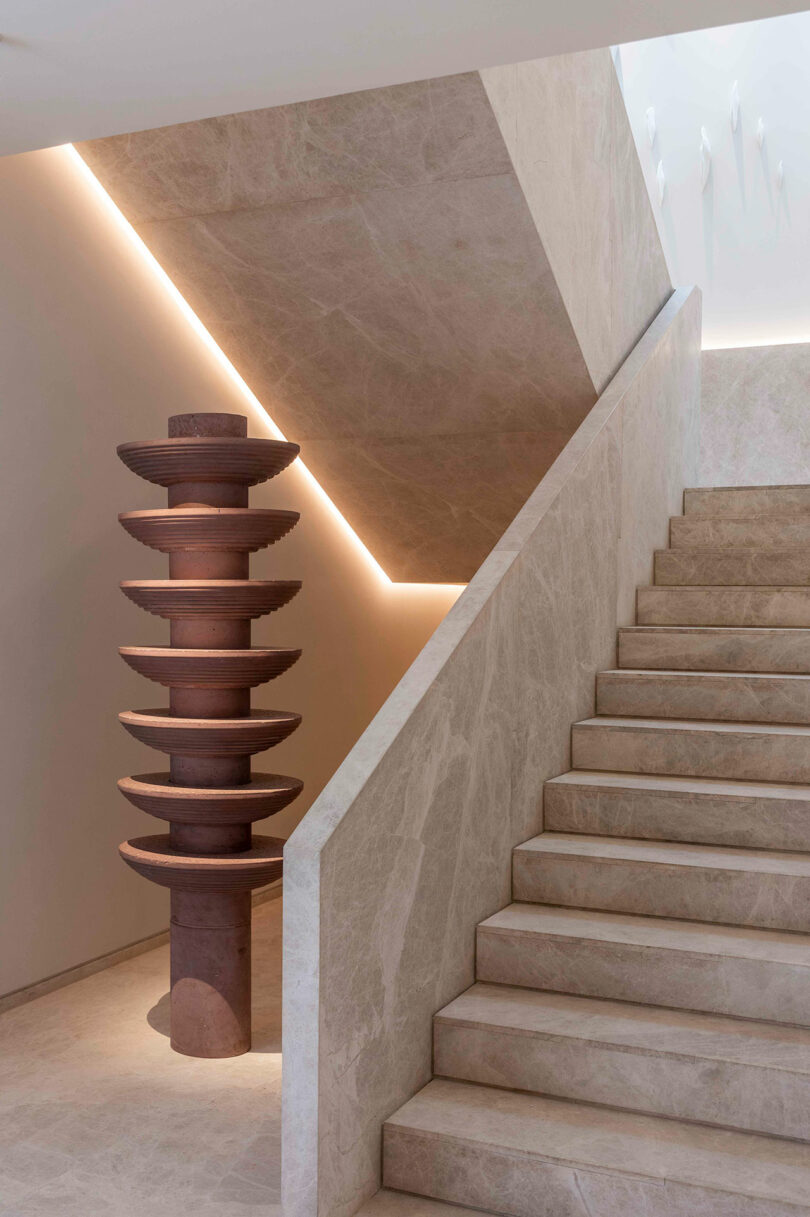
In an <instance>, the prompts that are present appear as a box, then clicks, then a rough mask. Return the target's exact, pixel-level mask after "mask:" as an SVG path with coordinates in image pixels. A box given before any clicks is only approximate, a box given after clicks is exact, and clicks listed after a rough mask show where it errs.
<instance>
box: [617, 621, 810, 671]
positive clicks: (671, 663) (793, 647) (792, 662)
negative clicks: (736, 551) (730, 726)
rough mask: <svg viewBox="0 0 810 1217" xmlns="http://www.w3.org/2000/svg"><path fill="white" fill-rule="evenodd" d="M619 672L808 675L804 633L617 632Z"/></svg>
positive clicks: (808, 636) (808, 644)
mask: <svg viewBox="0 0 810 1217" xmlns="http://www.w3.org/2000/svg"><path fill="white" fill-rule="evenodd" d="M618 666H619V667H620V668H666V669H669V670H672V669H675V670H678V669H683V670H685V671H698V672H786V673H792V674H795V675H802V674H805V673H810V631H807V632H805V631H803V630H796V631H778V630H774V631H773V632H772V633H766V632H761V633H758V634H755V635H750V634H745V633H743V632H742V631H740V630H738V631H736V632H735V631H734V630H732V629H729V630H728V631H725V630H723V631H717V632H715V631H709V630H706V631H701V632H695V633H686V632H684V633H678V632H676V631H675V630H673V631H672V633H668V632H667V633H664V632H658V631H655V632H652V633H646V632H644V631H641V630H640V631H638V632H636V631H634V630H631V629H629V630H619V658H618Z"/></svg>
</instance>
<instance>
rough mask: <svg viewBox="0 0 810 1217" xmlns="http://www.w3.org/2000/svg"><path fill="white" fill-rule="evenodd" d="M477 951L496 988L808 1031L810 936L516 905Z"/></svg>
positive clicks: (490, 924)
mask: <svg viewBox="0 0 810 1217" xmlns="http://www.w3.org/2000/svg"><path fill="white" fill-rule="evenodd" d="M477 950H478V967H477V975H478V979H479V980H482V981H487V982H490V983H494V984H503V985H518V986H524V987H527V988H530V989H549V990H553V991H556V992H561V993H569V994H574V995H582V996H590V997H600V998H607V999H612V1000H617V1001H628V1002H640V1003H642V1004H647V1005H653V1006H667V1007H671V1008H673V1009H683V1010H702V1011H706V1012H707V1013H714V1014H727V1015H733V1016H734V1017H739V1018H749V1019H766V1020H770V1021H774V1022H784V1023H795V1024H797V1025H804V1026H806V1025H807V1024H808V1009H810V947H808V944H807V939H806V936H805V935H803V934H792V933H788V932H785V931H779V930H767V929H759V928H748V927H745V928H741V927H728V926H720V925H712V924H711V923H703V922H699V921H678V920H672V919H664V918H658V917H650V916H633V915H630V914H626V913H614V912H603V911H593V912H591V911H588V910H582V909H574V908H552V907H546V906H542V905H533V904H515V905H511V906H509V907H508V908H506V909H503V910H502V911H501V912H500V913H497V914H495V915H494V916H493V917H490V918H489V919H488V920H487V921H485V922H483V923H482V924H481V925H480V926H479V927H478V935H477Z"/></svg>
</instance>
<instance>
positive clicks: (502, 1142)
mask: <svg viewBox="0 0 810 1217" xmlns="http://www.w3.org/2000/svg"><path fill="white" fill-rule="evenodd" d="M465 1092H466V1093H467V1094H468V1095H473V1094H475V1095H483V1094H487V1095H491V1096H495V1095H500V1096H503V1097H504V1098H506V1100H507V1102H509V1103H510V1105H511V1107H512V1111H511V1112H508V1113H507V1112H504V1111H503V1110H502V1109H501V1110H496V1111H492V1110H491V1109H490V1120H489V1122H488V1124H487V1127H486V1131H485V1132H484V1133H483V1134H478V1135H476V1133H475V1131H474V1130H472V1129H470V1128H469V1126H468V1129H467V1131H462V1130H461V1129H453V1128H442V1127H441V1123H442V1119H443V1112H442V1110H441V1106H440V1105H441V1103H442V1101H443V1100H445V1101H447V1099H449V1100H450V1101H451V1102H452V1099H453V1096H454V1095H458V1096H459V1099H460V1098H461V1096H462V1095H463V1094H464V1093H465ZM502 1101H503V1100H502ZM433 1102H435V1103H436V1105H437V1107H438V1110H437V1111H436V1114H435V1117H434V1122H433V1123H431V1122H429V1121H428V1120H426V1119H425V1117H424V1115H423V1114H420V1113H419V1108H420V1106H421V1107H422V1108H423V1110H424V1104H425V1103H428V1104H431V1103H433ZM524 1106H525V1108H526V1109H527V1112H526V1113H525V1114H523V1119H524V1120H525V1119H526V1115H527V1114H528V1112H530V1111H531V1112H532V1113H533V1114H534V1115H535V1117H536V1120H537V1123H538V1126H542V1124H543V1123H544V1122H545V1123H546V1124H548V1123H549V1120H550V1118H551V1113H552V1112H555V1111H556V1112H558V1113H560V1114H562V1113H563V1112H565V1111H566V1110H567V1111H568V1112H572V1113H573V1112H588V1113H590V1115H591V1118H592V1119H593V1121H594V1122H597V1123H598V1121H599V1120H600V1119H603V1120H609V1121H611V1125H612V1127H611V1132H612V1133H613V1136H614V1137H615V1138H616V1140H617V1141H620V1139H621V1137H622V1136H623V1135H624V1136H625V1137H626V1138H627V1139H628V1141H632V1139H633V1138H634V1137H637V1138H638V1139H639V1141H641V1140H642V1139H644V1140H647V1139H648V1138H649V1135H650V1133H651V1132H652V1130H653V1129H657V1130H659V1137H660V1134H661V1133H662V1132H664V1130H666V1131H667V1132H669V1134H670V1135H671V1136H672V1138H673V1142H674V1145H673V1148H674V1152H675V1153H676V1154H677V1153H678V1151H679V1150H680V1152H682V1153H683V1152H686V1153H687V1154H688V1153H689V1151H690V1149H691V1148H692V1147H691V1146H690V1145H688V1144H686V1145H678V1144H677V1138H678V1137H679V1135H680V1136H681V1137H683V1136H684V1135H686V1136H690V1137H697V1136H698V1135H701V1136H703V1137H704V1138H705V1139H706V1140H708V1141H711V1142H713V1144H710V1145H709V1146H707V1145H706V1144H705V1142H704V1145H703V1146H702V1148H703V1152H704V1155H705V1157H704V1158H703V1159H702V1160H698V1164H696V1166H695V1167H693V1168H692V1169H691V1170H686V1169H683V1168H682V1167H680V1166H678V1165H673V1164H666V1163H665V1161H664V1154H665V1153H667V1152H669V1146H666V1147H664V1146H663V1145H660V1143H659V1153H658V1154H657V1155H656V1157H655V1158H653V1159H651V1158H646V1159H645V1161H644V1162H643V1163H641V1164H639V1163H638V1162H635V1161H628V1159H624V1160H619V1161H618V1162H616V1161H612V1162H610V1163H608V1162H607V1161H601V1160H600V1156H599V1154H598V1153H593V1152H591V1153H588V1154H587V1156H586V1153H585V1152H584V1148H583V1147H584V1146H585V1145H586V1144H587V1145H589V1146H598V1145H599V1143H600V1139H599V1137H598V1136H597V1137H594V1136H593V1132H592V1130H590V1129H587V1128H585V1129H584V1130H583V1129H582V1127H580V1128H579V1129H578V1130H577V1131H578V1133H579V1138H578V1140H579V1146H580V1148H579V1151H578V1152H579V1156H576V1152H577V1151H576V1148H575V1146H572V1147H571V1148H572V1149H573V1150H574V1151H575V1152H574V1153H572V1152H570V1151H569V1152H564V1151H563V1148H562V1147H560V1148H559V1149H558V1150H557V1151H556V1152H555V1151H554V1150H553V1149H552V1148H550V1147H548V1148H544V1147H543V1144H542V1143H541V1142H540V1139H539V1138H538V1140H537V1143H536V1144H534V1145H531V1146H529V1145H526V1144H525V1142H524V1143H523V1144H520V1143H519V1142H518V1140H517V1138H515V1137H514V1136H513V1135H512V1136H510V1134H509V1132H508V1130H507V1129H504V1128H502V1129H501V1131H500V1137H499V1139H496V1135H497V1134H496V1133H495V1132H494V1131H493V1124H494V1123H497V1122H498V1120H499V1118H502V1117H505V1118H506V1119H507V1120H508V1119H509V1118H510V1116H511V1117H512V1118H513V1119H515V1118H520V1117H521V1112H520V1108H521V1107H524ZM409 1108H411V1113H410V1118H409V1113H408V1109H409ZM414 1109H416V1113H417V1114H413V1112H414ZM479 1110H485V1108H484V1107H483V1106H482V1107H481V1108H479ZM461 1114H464V1113H463V1112H462V1113H461ZM385 1128H386V1130H389V1129H390V1130H391V1132H392V1133H394V1134H396V1133H397V1132H399V1133H401V1134H403V1135H405V1136H407V1135H408V1134H410V1135H411V1136H414V1137H419V1138H421V1139H422V1140H424V1141H437V1140H441V1141H442V1142H444V1143H445V1144H447V1145H449V1146H453V1147H455V1146H477V1147H479V1148H480V1149H481V1150H492V1151H494V1152H498V1153H500V1154H501V1155H503V1156H504V1157H510V1158H512V1159H513V1160H519V1161H532V1162H536V1163H538V1164H539V1163H548V1164H550V1165H554V1166H557V1167H567V1168H569V1169H571V1170H577V1169H579V1170H591V1171H598V1172H600V1173H606V1174H608V1175H610V1176H613V1177H615V1178H625V1179H626V1178H634V1179H639V1180H645V1181H646V1180H649V1181H652V1182H654V1183H655V1184H656V1185H658V1186H661V1185H663V1184H669V1185H674V1186H680V1187H689V1188H699V1189H701V1190H703V1191H705V1192H710V1193H711V1192H713V1193H716V1194H717V1195H719V1196H726V1197H733V1196H741V1197H750V1198H753V1199H756V1200H760V1201H772V1202H773V1203H776V1204H781V1205H784V1206H791V1207H794V1208H796V1210H797V1215H798V1213H800V1212H801V1206H802V1202H801V1201H800V1200H799V1199H790V1198H786V1196H785V1194H784V1193H783V1194H782V1195H779V1194H777V1193H776V1191H775V1188H774V1186H773V1184H772V1183H771V1182H770V1180H771V1179H773V1178H774V1177H777V1178H781V1177H783V1175H781V1174H780V1172H779V1169H778V1168H779V1167H780V1166H781V1167H782V1170H783V1171H784V1169H785V1167H786V1166H787V1167H788V1168H790V1167H791V1166H793V1164H791V1163H789V1162H786V1161H785V1159H784V1158H783V1160H782V1161H781V1162H779V1158H780V1157H781V1156H782V1155H785V1157H786V1156H787V1155H788V1154H789V1153H790V1149H791V1147H792V1149H793V1150H794V1152H795V1153H797V1154H798V1153H803V1151H804V1146H803V1144H802V1143H801V1142H798V1141H793V1140H790V1139H788V1138H782V1137H776V1136H770V1135H768V1134H764V1133H755V1132H748V1131H742V1130H738V1129H725V1128H717V1127H712V1126H710V1125H705V1124H696V1123H692V1122H690V1121H687V1120H679V1119H670V1118H667V1117H662V1116H655V1115H650V1114H647V1113H638V1112H635V1111H627V1110H624V1109H620V1108H611V1107H606V1106H604V1105H599V1104H590V1103H584V1102H581V1101H576V1100H571V1099H565V1098H557V1097H549V1096H544V1095H534V1094H529V1093H526V1092H521V1091H511V1090H506V1089H505V1088H503V1087H494V1086H485V1085H481V1084H480V1083H475V1082H466V1081H459V1080H456V1079H445V1078H442V1079H434V1080H433V1081H431V1082H429V1083H428V1084H427V1085H426V1086H425V1087H423V1089H422V1090H420V1091H419V1092H418V1094H416V1095H415V1096H414V1097H413V1098H412V1099H410V1100H409V1101H408V1102H407V1103H405V1104H404V1105H403V1106H402V1107H401V1108H399V1110H398V1111H396V1112H394V1113H393V1114H392V1115H391V1116H389V1118H388V1119H387V1120H386V1122H385ZM589 1133H590V1136H589V1135H588V1134H589ZM645 1134H646V1136H645ZM735 1144H736V1145H738V1146H739V1147H740V1148H742V1147H746V1148H747V1149H748V1154H747V1155H744V1157H745V1159H746V1160H748V1159H749V1157H750V1156H751V1155H752V1154H753V1151H754V1150H755V1148H756V1146H757V1145H759V1146H760V1147H761V1148H762V1150H763V1151H764V1150H765V1149H766V1148H767V1149H768V1150H770V1151H774V1150H776V1154H775V1155H774V1156H775V1158H776V1161H775V1162H774V1161H773V1159H772V1158H771V1162H770V1163H769V1165H770V1166H771V1170H770V1171H769V1172H768V1174H767V1180H766V1182H765V1184H764V1186H762V1185H760V1186H758V1187H757V1188H756V1190H752V1186H751V1180H750V1179H749V1180H748V1181H745V1180H744V1178H743V1176H742V1175H741V1174H740V1175H732V1176H731V1177H732V1179H733V1180H735V1181H736V1185H735V1186H733V1187H732V1186H727V1185H721V1184H720V1183H719V1182H718V1181H717V1175H716V1174H714V1175H710V1176H708V1177H707V1178H701V1172H703V1173H704V1174H705V1173H707V1172H708V1170H709V1168H710V1166H711V1162H710V1155H711V1154H712V1153H713V1152H714V1153H716V1154H717V1155H720V1154H723V1153H725V1154H729V1153H730V1150H729V1148H726V1147H731V1149H732V1150H733V1148H734V1146H735ZM618 1148H619V1146H618V1145H617V1146H616V1147H615V1149H618ZM615 1149H614V1147H608V1149H607V1152H605V1153H604V1154H603V1156H605V1157H607V1153H610V1152H615ZM770 1156H771V1155H769V1157H770ZM654 1163H660V1164H661V1165H660V1168H659V1170H655V1169H654ZM802 1167H804V1163H800V1164H799V1165H798V1166H793V1169H794V1170H796V1169H802ZM808 1171H810V1167H808ZM793 1187H794V1189H795V1187H796V1184H795V1183H794V1184H793Z"/></svg>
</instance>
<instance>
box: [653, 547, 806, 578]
mask: <svg viewBox="0 0 810 1217" xmlns="http://www.w3.org/2000/svg"><path fill="white" fill-rule="evenodd" d="M655 582H656V583H657V584H659V585H660V586H670V587H688V586H699V587H702V586H705V585H707V584H708V585H711V586H724V587H748V586H751V587H801V586H807V585H808V584H810V552H809V551H805V550H802V549H797V550H790V551H788V552H784V551H782V552H780V551H779V550H778V549H770V550H769V549H761V550H754V551H745V550H742V551H740V550H737V551H734V550H728V551H723V550H708V551H704V550H700V549H691V550H689V549H666V550H659V551H658V553H656V555H655Z"/></svg>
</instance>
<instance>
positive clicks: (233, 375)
mask: <svg viewBox="0 0 810 1217" xmlns="http://www.w3.org/2000/svg"><path fill="white" fill-rule="evenodd" d="M62 151H63V152H64V153H65V155H66V156H67V157H69V158H70V160H71V162H72V163H73V165H74V166H75V168H76V170H77V171H78V172H79V174H80V175H81V177H82V179H83V180H84V182H85V183H86V185H87V187H88V188H89V189H90V190H92V192H93V194H94V195H95V197H96V199H97V200H98V201H99V203H100V204H101V205H102V206H103V207H104V208H105V210H106V211H107V213H108V215H109V216H110V217H111V218H112V219H113V220H114V222H115V223H116V224H117V226H118V228H119V229H120V230H121V232H122V233H123V235H124V236H125V237H126V238H127V240H128V241H129V242H130V244H131V245H132V246H134V248H135V249H136V250H137V252H138V253H139V254H140V256H141V258H142V259H143V261H144V262H145V263H146V264H147V265H148V266H149V268H150V270H151V271H152V273H153V274H154V275H155V277H156V278H157V280H158V282H159V283H160V285H161V287H162V288H163V290H164V291H165V292H167V293H168V294H169V296H171V298H172V300H173V302H174V304H175V305H176V307H177V308H178V309H179V310H180V312H181V313H182V315H183V317H184V318H185V320H186V321H187V323H188V324H189V325H190V326H191V328H192V330H193V331H194V333H195V334H196V335H197V337H198V338H199V339H200V341H201V342H202V343H203V344H204V346H205V347H206V349H207V350H208V352H209V353H210V354H211V355H213V357H214V359H215V360H216V361H217V363H218V364H219V366H220V368H221V369H222V370H223V371H224V372H225V373H226V375H227V376H228V377H229V378H230V380H231V381H232V382H233V384H234V385H235V386H236V388H237V389H238V390H239V392H240V393H241V394H242V396H243V397H244V399H245V401H246V402H247V403H248V405H249V406H250V408H251V410H252V411H253V413H254V414H255V415H256V416H257V418H258V419H259V421H260V423H261V424H262V425H263V426H264V427H266V428H267V429H268V430H269V431H270V433H271V435H272V436H273V437H274V438H275V439H280V440H285V439H286V438H287V437H286V436H285V435H284V434H283V433H282V431H281V429H280V428H279V427H278V425H277V424H276V423H275V422H274V421H273V419H272V418H271V417H270V415H269V414H268V412H267V410H266V409H265V408H264V406H263V405H262V403H261V402H260V401H259V399H258V397H257V396H256V394H255V393H254V392H253V390H252V389H251V388H250V387H249V386H248V385H247V383H246V382H245V381H244V380H243V379H242V377H241V376H240V375H239V373H238V372H237V370H236V368H235V367H234V366H233V364H232V363H231V361H230V359H229V358H228V356H227V355H226V354H225V352H224V351H223V350H222V348H221V347H220V346H219V344H218V343H217V342H216V340H215V339H214V338H213V337H212V335H211V334H210V333H209V331H208V330H207V329H206V327H205V326H204V325H203V323H202V321H200V318H199V317H198V316H197V314H196V313H195V312H194V309H193V308H192V307H191V305H190V304H189V303H188V301H187V300H186V299H185V297H184V296H183V295H182V293H181V292H180V291H179V289H178V288H177V286H176V285H175V284H174V283H173V282H172V280H171V279H170V278H169V276H168V275H167V274H166V271H165V270H164V269H163V267H162V266H161V265H160V263H159V262H158V260H157V258H156V257H155V256H154V254H153V253H152V252H151V250H150V249H149V247H148V246H147V245H146V244H145V242H144V241H143V240H142V238H141V237H139V236H138V233H137V232H136V231H135V229H134V228H133V227H132V225H131V224H130V222H129V220H128V219H127V218H126V216H125V215H124V213H123V212H122V211H121V209H120V208H119V207H118V204H117V203H116V202H115V201H114V200H113V199H112V197H111V196H110V195H109V194H108V193H107V191H106V190H105V189H104V187H103V186H102V184H101V182H100V181H99V180H98V178H97V177H96V175H95V174H94V173H93V171H92V169H91V168H90V166H89V165H88V164H87V163H86V162H85V161H84V160H83V159H82V157H81V155H80V154H79V153H78V152H77V151H76V149H75V148H74V146H73V144H63V145H62ZM295 464H296V465H297V467H298V468H299V469H300V470H301V472H302V473H303V474H304V476H305V477H306V478H307V479H308V480H309V483H310V485H311V486H312V487H313V489H314V490H315V491H316V492H317V494H318V495H319V497H320V499H321V501H322V503H323V504H324V506H325V507H327V508H328V510H329V511H330V512H331V514H332V517H333V519H334V520H335V521H336V522H337V524H338V525H339V526H340V528H341V529H342V530H343V533H344V535H345V536H346V538H347V539H348V540H349V541H350V542H351V543H352V544H353V545H354V547H355V548H356V549H357V550H358V552H359V553H361V554H362V556H363V558H364V559H365V561H366V562H367V563H368V565H369V566H370V567H371V568H372V570H373V571H374V573H375V574H376V575H377V577H378V578H379V579H380V580H381V582H383V583H384V584H386V585H388V586H389V587H392V588H408V589H413V588H425V589H427V588H431V589H441V590H443V591H448V590H450V589H453V588H455V589H456V590H458V591H461V590H463V588H464V587H466V584H464V583H395V582H394V580H393V579H391V578H389V576H388V575H387V574H386V573H385V571H384V570H383V568H382V567H381V566H380V564H379V562H378V561H377V559H376V558H375V557H374V555H373V554H372V553H371V551H370V550H369V549H368V547H367V546H366V545H365V544H364V543H363V542H362V541H361V540H360V538H359V537H358V535H357V533H356V532H355V531H354V529H353V528H352V526H351V524H350V523H349V521H348V520H347V519H346V517H345V516H344V515H342V514H341V512H340V511H339V510H338V508H337V507H336V506H335V504H334V503H333V502H332V500H331V499H330V497H329V495H328V494H327V493H326V491H325V490H324V488H323V486H321V484H320V482H319V481H318V479H317V478H316V477H315V475H314V474H313V473H312V472H311V471H310V470H309V469H308V468H307V466H306V465H305V464H304V462H303V461H302V460H301V458H300V457H298V459H297V460H296V462H295Z"/></svg>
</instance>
